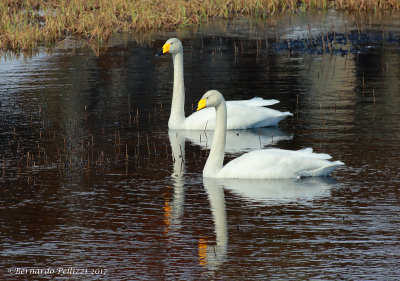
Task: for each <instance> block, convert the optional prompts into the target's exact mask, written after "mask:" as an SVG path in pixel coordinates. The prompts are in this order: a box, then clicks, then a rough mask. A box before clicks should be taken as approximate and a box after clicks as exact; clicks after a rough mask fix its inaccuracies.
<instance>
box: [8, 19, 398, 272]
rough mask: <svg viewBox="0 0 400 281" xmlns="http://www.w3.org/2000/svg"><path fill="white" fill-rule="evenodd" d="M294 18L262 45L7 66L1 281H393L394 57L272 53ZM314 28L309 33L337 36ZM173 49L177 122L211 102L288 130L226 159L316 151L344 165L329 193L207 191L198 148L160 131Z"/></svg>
mask: <svg viewBox="0 0 400 281" xmlns="http://www.w3.org/2000/svg"><path fill="white" fill-rule="evenodd" d="M299 18H300V19H298V18H297V17H295V18H294V19H292V18H291V20H290V22H291V25H290V26H288V25H285V24H286V23H287V21H288V20H287V19H285V18H278V19H276V21H277V22H280V21H281V22H284V23H285V24H283V25H282V26H279V25H278V26H277V27H275V29H271V30H270V31H269V32H266V31H265V33H263V34H262V35H263V36H264V37H262V38H261V37H260V36H261V35H260V33H257V32H256V31H255V30H259V29H254V28H251V26H252V25H251V24H248V23H247V21H244V23H243V21H239V22H233V23H232V22H229V23H226V22H225V23H221V25H217V26H216V27H213V28H210V29H207V30H206V31H201V30H200V31H196V32H193V31H190V32H189V31H188V32H187V33H185V32H184V31H183V32H182V33H178V34H175V33H170V34H164V35H162V34H161V35H160V34H158V35H155V36H154V37H153V38H154V41H152V42H151V44H150V45H151V46H149V45H147V44H144V45H142V44H137V43H135V40H134V39H130V40H128V41H126V42H124V43H118V42H117V43H115V44H114V46H113V47H110V48H109V49H108V50H107V51H105V52H104V53H103V54H102V55H101V56H100V57H96V56H94V55H93V53H92V51H91V50H87V49H76V50H57V51H55V52H54V53H53V54H46V53H42V54H39V55H37V56H35V57H33V58H31V59H26V60H23V59H7V60H5V59H2V61H1V62H0V102H1V107H0V125H1V131H0V145H1V148H0V162H1V165H0V166H1V167H0V169H1V178H0V185H1V189H0V210H1V212H0V214H1V215H0V228H1V233H0V238H1V247H0V249H1V252H0V253H1V259H0V272H1V273H0V276H2V279H4V280H14V279H20V280H42V279H56V278H58V279H60V280H66V279H67V280H77V279H82V280H104V279H110V280H210V279H213V280H232V279H234V280H266V279H283V280H287V279H292V280H299V279H300V280H301V279H304V280H309V279H317V280H318V279H324V280H398V279H399V278H400V266H399V264H400V234H399V231H398V230H399V229H400V220H399V211H400V204H399V200H400V175H399V169H400V155H399V150H400V122H399V121H400V113H399V107H400V94H399V93H400V56H399V46H398V44H390V43H381V44H375V45H371V46H370V47H369V48H368V51H365V52H362V53H349V54H347V55H338V54H336V55H330V54H320V55H318V54H310V53H307V52H305V53H296V52H278V53H277V52H271V51H268V50H270V49H269V48H268V46H267V42H268V44H270V41H268V40H267V41H265V39H269V38H271V40H272V39H273V40H275V39H276V38H277V37H279V38H284V37H285V36H286V37H287V38H290V37H291V36H292V37H293V36H301V35H302V34H303V33H302V32H303V31H304V30H307V29H308V27H307V25H308V24H307V21H308V20H309V19H307V18H306V19H304V18H301V17H299ZM295 19H296V21H295ZM292 20H293V22H292ZM297 21H299V22H297ZM316 22H317V23H314V25H312V26H311V28H310V29H311V30H312V33H315V32H318V30H322V29H323V27H321V22H324V23H327V25H328V26H329V28H331V25H332V24H334V26H335V28H336V30H339V29H341V28H342V29H343V22H346V21H345V20H344V19H343V18H341V17H338V16H336V17H334V20H332V18H329V16H324V17H323V18H322V19H321V18H318V20H317V21H316ZM331 23H332V24H331ZM365 26H366V27H365ZM365 26H363V28H365V29H368V28H370V29H372V30H379V28H380V27H382V25H379V24H376V25H374V24H371V22H370V24H369V25H368V24H366V25H365ZM389 27H390V28H392V29H394V31H396V30H395V29H396V28H398V26H389ZM267 29H268V28H267ZM346 29H347V30H348V31H349V32H350V31H357V30H358V29H360V26H358V25H354V24H352V23H351V22H347V25H346ZM268 30H269V29H268ZM397 30H399V29H397ZM338 32H339V31H338ZM305 34H306V35H305V36H308V35H307V34H308V33H307V32H306V31H305ZM172 36H179V37H181V38H183V39H184V40H183V42H184V52H185V56H184V59H185V84H186V113H187V114H189V113H190V112H191V110H192V107H193V106H194V105H195V104H196V103H197V101H198V100H199V98H200V97H201V96H202V95H203V93H204V92H205V91H206V90H209V89H218V90H220V91H221V92H222V93H223V94H224V95H225V98H226V99H228V100H233V99H243V98H251V97H254V96H260V97H263V98H266V99H279V100H280V101H281V102H280V103H279V104H277V105H275V106H273V107H274V108H276V109H279V110H282V111H291V112H293V113H294V116H293V118H289V119H287V120H285V121H283V122H281V123H280V125H279V128H274V129H263V130H260V131H258V130H253V131H251V130H250V131H243V132H242V131H240V132H235V133H233V134H232V135H230V136H228V142H229V147H228V152H229V153H228V154H227V157H226V158H227V159H228V160H229V159H232V158H233V157H235V156H236V155H240V154H241V153H242V152H243V151H248V150H252V149H255V148H258V147H260V146H262V147H270V146H274V147H279V148H285V149H300V148H303V147H312V148H314V150H315V151H317V152H325V153H329V154H330V155H332V157H333V159H334V160H341V161H343V162H344V163H345V164H346V166H344V167H340V168H339V169H338V170H337V171H335V172H334V173H333V175H332V178H322V179H304V180H285V181H222V182H221V181H210V180H208V181H207V180H204V181H203V177H202V168H203V165H204V163H205V161H206V157H207V150H206V147H207V144H208V143H207V142H205V141H204V140H205V139H206V137H205V136H204V135H203V136H202V138H201V141H200V136H199V134H203V132H197V133H193V134H189V133H184V132H168V128H167V121H168V117H169V107H170V103H171V92H172V77H173V70H172V61H171V58H170V57H169V56H166V57H162V58H154V54H155V53H156V51H157V48H160V47H161V46H162V44H163V43H164V41H165V40H166V39H168V38H169V37H172ZM235 48H236V51H235ZM46 270H47V271H46Z"/></svg>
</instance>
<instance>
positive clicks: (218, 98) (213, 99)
mask: <svg viewBox="0 0 400 281" xmlns="http://www.w3.org/2000/svg"><path fill="white" fill-rule="evenodd" d="M223 101H225V100H224V97H223V96H222V94H221V93H220V92H218V91H217V90H210V91H208V92H207V93H205V94H204V95H203V97H202V98H201V100H200V101H199V104H198V106H197V111H198V110H201V109H203V108H206V107H217V106H218V105H220V103H221V102H223Z"/></svg>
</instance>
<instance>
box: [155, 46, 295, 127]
mask: <svg viewBox="0 0 400 281" xmlns="http://www.w3.org/2000/svg"><path fill="white" fill-rule="evenodd" d="M167 53H170V54H172V61H173V64H174V87H173V93H172V104H171V114H170V117H169V120H168V128H169V129H172V130H213V129H214V127H215V113H214V112H215V110H214V109H213V108H207V109H205V110H203V111H201V112H194V113H193V114H192V115H190V116H189V117H186V118H185V110H184V105H185V86H184V79H183V48H182V43H181V41H180V40H179V39H177V38H170V39H168V40H167V41H166V42H165V44H164V45H163V47H162V50H160V51H159V52H158V53H157V54H156V56H160V55H164V54H167ZM276 103H279V101H278V100H264V99H262V98H258V97H256V98H253V99H250V100H239V101H228V102H227V107H228V121H227V129H228V130H234V129H248V128H259V127H271V126H277V125H278V123H279V121H281V120H282V119H284V118H286V117H287V116H292V115H293V114H292V113H290V112H280V111H278V110H274V109H271V108H266V107H264V106H269V105H273V104H276Z"/></svg>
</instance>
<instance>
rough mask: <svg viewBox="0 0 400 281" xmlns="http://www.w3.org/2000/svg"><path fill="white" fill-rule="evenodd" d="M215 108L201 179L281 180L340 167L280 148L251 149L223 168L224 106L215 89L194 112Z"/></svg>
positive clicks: (319, 155) (325, 158)
mask: <svg viewBox="0 0 400 281" xmlns="http://www.w3.org/2000/svg"><path fill="white" fill-rule="evenodd" d="M205 107H215V109H216V124H215V129H214V137H213V142H212V144H211V150H210V154H209V156H208V159H207V162H206V164H205V166H204V169H203V176H204V177H210V178H247V179H283V178H300V177H304V176H325V175H328V174H329V173H331V172H332V171H333V170H335V169H336V168H337V167H338V166H341V165H344V163H342V162H340V161H335V162H331V161H328V159H330V158H331V156H330V155H328V154H323V153H313V152H312V149H311V148H306V149H302V150H297V151H291V150H283V149H276V148H275V149H263V150H255V151H252V152H249V153H246V154H243V155H242V156H240V157H238V158H236V159H234V160H232V161H231V162H229V163H228V164H226V165H225V166H222V165H223V162H224V154H225V142H226V126H227V122H226V115H227V112H226V111H227V109H226V103H225V100H224V97H223V96H222V94H221V93H220V92H218V91H216V90H211V91H208V92H207V93H205V94H204V96H203V97H202V99H201V100H200V101H199V104H198V108H197V110H201V109H203V108H205Z"/></svg>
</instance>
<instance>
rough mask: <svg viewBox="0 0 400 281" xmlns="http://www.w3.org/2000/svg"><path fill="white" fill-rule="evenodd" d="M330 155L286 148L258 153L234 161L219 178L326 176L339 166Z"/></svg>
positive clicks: (338, 162) (309, 150)
mask: <svg viewBox="0 0 400 281" xmlns="http://www.w3.org/2000/svg"><path fill="white" fill-rule="evenodd" d="M329 158H330V156H329V155H327V154H318V153H312V149H303V150H298V151H290V150H283V149H264V150H256V151H252V152H249V153H246V154H243V155H242V156H240V157H238V158H236V159H234V160H232V161H231V162H229V163H228V164H226V165H225V166H224V167H223V168H222V169H221V170H220V171H219V172H218V174H217V177H219V178H248V179H279V178H299V177H301V176H324V175H328V174H329V173H331V172H332V171H333V170H334V169H336V168H337V167H338V166H341V165H344V164H343V163H342V162H340V161H335V162H330V161H328V160H327V159H329Z"/></svg>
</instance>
